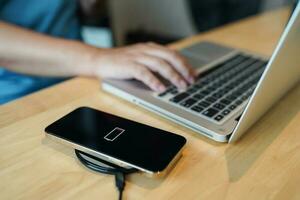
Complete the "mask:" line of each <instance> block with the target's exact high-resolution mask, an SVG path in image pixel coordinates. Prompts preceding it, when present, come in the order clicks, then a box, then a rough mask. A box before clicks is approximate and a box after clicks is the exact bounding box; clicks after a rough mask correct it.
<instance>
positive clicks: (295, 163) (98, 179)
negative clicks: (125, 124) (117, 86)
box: [0, 9, 300, 200]
mask: <svg viewBox="0 0 300 200" xmlns="http://www.w3.org/2000/svg"><path fill="white" fill-rule="evenodd" d="M288 15H289V12H288V10H287V9H281V10H277V11H273V12H270V13H265V14H262V15H259V16H255V17H252V18H249V19H246V20H243V21H240V22H237V23H234V24H229V25H227V26H224V27H221V28H218V29H215V30H213V31H210V32H207V33H205V34H202V35H199V36H195V37H191V38H188V39H185V40H183V41H179V42H178V43H175V44H173V45H171V46H172V47H173V48H178V49H179V48H183V47H184V46H186V45H189V44H192V43H195V42H199V41H201V40H211V41H215V42H220V43H223V44H227V45H230V46H234V47H238V48H244V49H248V50H252V51H256V52H258V53H262V54H266V55H270V54H271V52H272V50H273V49H274V47H275V44H276V41H277V39H278V38H279V36H280V33H281V32H282V30H283V28H284V25H285V23H286V20H287V18H288ZM299 99H300V87H299V86H297V87H296V88H295V89H293V90H292V91H291V92H289V94H288V95H287V96H286V97H285V98H284V99H282V100H281V101H280V102H279V103H278V104H277V105H276V106H275V107H273V108H272V109H271V110H270V111H269V112H268V113H267V114H266V115H265V116H264V117H263V118H262V119H261V120H260V121H259V122H258V123H256V124H255V126H253V127H252V128H251V129H250V130H249V131H248V132H247V134H246V135H245V137H243V138H242V139H241V140H240V141H239V142H238V143H235V144H231V145H228V144H219V143H216V142H212V141H210V140H208V139H206V138H204V137H203V136H200V135H198V134H196V133H194V132H192V131H190V130H188V129H186V128H184V127H181V126H179V125H176V124H175V123H172V122H170V121H168V120H165V119H163V118H161V117H159V116H157V115H155V114H153V113H151V112H148V111H145V110H144V109H141V108H139V107H137V106H135V105H133V104H131V103H127V102H126V101H123V100H121V99H119V98H117V97H114V96H111V95H109V94H106V93H104V92H103V91H102V90H101V89H100V86H99V83H98V81H97V80H92V79H87V78H75V79H72V80H70V81H66V82H64V83H61V84H59V85H56V86H54V87H51V88H48V89H45V90H42V91H40V92H37V93H35V94H32V95H29V96H27V97H24V98H22V99H20V100H17V101H15V102H12V103H9V104H7V105H4V106H1V107H0V199H5V200H7V199H13V200H16V199H43V200H46V199H72V200H73V199H89V200H90V199H103V200H106V199H116V198H117V191H116V189H115V187H114V178H113V177H111V176H106V175H99V174H96V173H94V172H91V171H89V170H87V169H86V168H84V167H83V166H82V165H81V164H79V162H78V161H77V160H76V159H75V157H74V153H73V151H72V150H71V149H69V148H66V147H64V146H63V145H60V144H57V143H55V142H52V141H50V140H47V139H45V136H44V131H43V130H44V128H45V127H46V126H47V125H48V124H49V123H51V122H53V121H54V120H55V119H57V118H59V117H61V116H63V115H64V114H65V113H67V112H68V111H71V110H72V109H74V108H76V107H78V106H90V107H94V108H96V109H100V110H104V111H107V112H110V113H114V114H116V115H120V116H123V117H126V118H130V119H133V120H136V121H139V122H142V123H146V124H149V125H152V126H156V127H160V128H163V129H165V130H168V131H171V132H175V133H177V134H180V135H183V136H185V137H186V138H187V140H188V143H187V148H186V149H185V151H184V155H183V157H182V159H181V160H180V161H179V162H178V164H177V165H176V167H175V168H174V169H173V170H172V171H171V173H170V174H169V175H168V176H167V177H165V178H163V179H151V178H147V177H145V176H143V175H139V174H138V175H132V176H130V177H129V179H128V181H127V186H126V190H125V194H124V199H151V200H152V199H172V200H173V199H186V200H187V199H238V200H241V199H249V200H254V199H300V189H299V188H300V186H299V185H300V174H299V171H300V134H299V133H300V112H299V108H300V101H299Z"/></svg>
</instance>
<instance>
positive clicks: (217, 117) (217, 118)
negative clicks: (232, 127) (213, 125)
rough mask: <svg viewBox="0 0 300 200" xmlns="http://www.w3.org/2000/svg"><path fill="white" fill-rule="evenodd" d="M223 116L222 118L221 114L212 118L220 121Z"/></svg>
mask: <svg viewBox="0 0 300 200" xmlns="http://www.w3.org/2000/svg"><path fill="white" fill-rule="evenodd" d="M223 118H224V116H223V115H217V116H216V117H215V118H214V119H215V120H216V121H221V120H222V119H223Z"/></svg>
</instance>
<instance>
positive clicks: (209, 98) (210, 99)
mask: <svg viewBox="0 0 300 200" xmlns="http://www.w3.org/2000/svg"><path fill="white" fill-rule="evenodd" d="M205 100H206V101H209V102H211V103H214V102H215V101H217V99H216V98H214V97H208V98H206V99H205Z"/></svg>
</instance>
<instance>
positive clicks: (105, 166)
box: [75, 149, 138, 200]
mask: <svg viewBox="0 0 300 200" xmlns="http://www.w3.org/2000/svg"><path fill="white" fill-rule="evenodd" d="M75 155H76V157H77V158H78V160H79V161H80V162H81V163H82V164H83V165H84V166H85V167H87V168H88V169H90V170H93V171H95V172H98V173H102V174H110V175H114V176H115V179H116V187H117V189H118V190H119V200H121V199H122V194H123V190H124V186H125V175H127V174H131V173H134V172H138V170H137V169H135V168H123V167H120V166H118V165H115V164H113V163H110V162H107V161H105V160H102V159H100V158H97V157H95V156H92V155H89V154H87V153H85V152H82V151H79V150H77V149H75Z"/></svg>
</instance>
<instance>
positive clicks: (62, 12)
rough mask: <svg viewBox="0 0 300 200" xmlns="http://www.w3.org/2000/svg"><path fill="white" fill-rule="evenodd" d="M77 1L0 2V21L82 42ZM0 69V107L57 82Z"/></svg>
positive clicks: (33, 0) (30, 0) (56, 80)
mask: <svg viewBox="0 0 300 200" xmlns="http://www.w3.org/2000/svg"><path fill="white" fill-rule="evenodd" d="M77 13H78V4H77V0H0V20H1V21H4V22H6V23H11V24H15V25H18V26H22V27H25V28H29V29H31V30H34V31H37V32H40V33H45V34H48V35H52V36H55V37H62V38H66V39H74V40H81V35H80V23H79V19H78V15H77ZM62 80H63V79H61V78H60V79H59V78H42V77H37V76H29V75H24V74H19V73H15V72H11V71H8V70H6V69H4V68H1V67H0V104H3V103H6V102H9V101H11V100H14V99H16V98H19V97H22V96H24V95H27V94H29V93H32V92H34V91H37V90H39V89H41V88H44V87H47V86H50V85H52V84H54V83H57V82H60V81H62Z"/></svg>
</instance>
